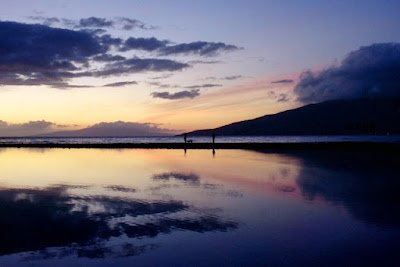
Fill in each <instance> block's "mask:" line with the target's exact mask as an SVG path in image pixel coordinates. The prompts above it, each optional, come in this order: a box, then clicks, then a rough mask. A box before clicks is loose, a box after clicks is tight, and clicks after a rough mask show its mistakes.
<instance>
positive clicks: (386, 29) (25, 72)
mask: <svg viewBox="0 0 400 267" xmlns="http://www.w3.org/2000/svg"><path fill="white" fill-rule="evenodd" d="M0 10H1V11H0V86H1V87H0V135H2V136H9V135H29V134H39V133H46V132H52V131H60V130H70V129H80V128H84V127H88V126H91V125H94V124H98V123H102V122H107V123H111V122H117V121H123V122H129V123H134V125H136V126H138V125H151V126H152V127H154V128H157V129H160V133H161V132H162V131H163V130H162V129H170V130H172V131H169V132H171V133H180V132H184V131H191V130H196V129H203V128H213V127H217V126H221V125H224V124H227V123H231V122H234V121H240V120H245V119H251V118H255V117H258V116H262V115H265V114H272V113H276V112H280V111H284V110H287V109H291V108H295V107H299V106H302V105H304V104H307V103H314V102H319V101H324V100H329V99H334V98H346V97H356V96H364V95H371V94H377V95H385V96H386V95H389V96H398V95H399V92H398V91H399V90H398V88H400V87H398V86H399V85H400V78H398V77H399V74H398V73H399V72H398V71H399V69H400V68H399V66H400V45H399V42H400V19H399V10H400V2H399V1H369V0H364V1H297V0H296V1H267V0H265V1H255V0H254V1H253V0H250V1H244V0H243V1H232V0H226V1H225V0H218V1H215V0H214V1H208V0H203V1H184V0H182V1H173V0H172V1H164V0H159V1H152V0H149V1H122V0H121V1H117V0H113V1H105V0H96V1H82V0H80V1H72V0H71V1H55V0H47V1H19V0H12V1H11V0H3V1H1V2H0ZM351 52H353V53H351ZM355 64H356V65H357V71H359V70H361V71H362V70H363V69H364V68H363V67H364V66H366V64H372V65H373V67H375V68H376V69H377V70H382V69H385V70H387V68H386V66H389V67H390V68H394V69H395V70H397V72H395V74H393V72H389V71H386V72H385V73H384V75H379V78H376V79H375V80H377V82H376V83H375V80H374V78H371V79H370V80H368V82H369V84H368V86H366V85H365V84H364V85H360V83H358V82H357V85H354V84H355V83H351V84H352V85H351V86H349V87H348V88H347V87H346V86H347V85H348V84H350V83H349V80H346V79H348V78H346V79H345V78H343V77H344V76H343V77H342V76H340V73H346V74H351V75H352V74H354V72H352V70H353V66H354V65H355ZM360 66H361V67H360ZM368 66H370V65H368ZM382 66H385V68H383V67H382ZM332 73H333V74H332ZM388 73H391V74H388ZM357 75H359V74H357ZM348 76H349V75H346V77H348ZM332 77H334V78H332ZM382 77H384V81H382V79H383V78H382ZM378 79H380V80H379V81H378ZM332 80H334V81H335V82H332ZM352 81H354V80H352ZM386 82H387V83H386ZM333 84H334V85H336V86H337V88H343V90H342V91H340V90H337V91H335V90H336V89H334V90H333V91H335V92H333V91H332V86H333ZM344 85H345V86H344ZM393 88H395V89H393ZM310 90H312V91H310Z"/></svg>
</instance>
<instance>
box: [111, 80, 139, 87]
mask: <svg viewBox="0 0 400 267" xmlns="http://www.w3.org/2000/svg"><path fill="white" fill-rule="evenodd" d="M134 84H137V82H135V81H127V82H116V83H109V84H105V85H103V87H122V86H126V85H134Z"/></svg>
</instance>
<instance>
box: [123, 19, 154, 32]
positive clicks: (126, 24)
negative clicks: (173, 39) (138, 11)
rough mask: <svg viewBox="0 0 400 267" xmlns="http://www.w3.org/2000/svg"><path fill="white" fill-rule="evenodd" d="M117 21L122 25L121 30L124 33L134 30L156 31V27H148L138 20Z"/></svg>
mask: <svg viewBox="0 0 400 267" xmlns="http://www.w3.org/2000/svg"><path fill="white" fill-rule="evenodd" d="M118 21H119V22H120V23H121V24H122V29H123V30H126V31H130V30H132V29H134V28H140V29H142V30H154V29H157V27H156V26H153V25H148V24H146V23H144V22H142V21H140V20H137V19H130V18H124V17H122V18H118Z"/></svg>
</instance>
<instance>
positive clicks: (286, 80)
mask: <svg viewBox="0 0 400 267" xmlns="http://www.w3.org/2000/svg"><path fill="white" fill-rule="evenodd" d="M293 82H294V81H293V80H291V79H283V80H277V81H272V82H271V83H293Z"/></svg>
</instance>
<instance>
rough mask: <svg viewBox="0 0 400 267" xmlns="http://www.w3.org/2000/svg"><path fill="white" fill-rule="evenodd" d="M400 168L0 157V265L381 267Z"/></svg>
mask: <svg viewBox="0 0 400 267" xmlns="http://www.w3.org/2000/svg"><path fill="white" fill-rule="evenodd" d="M398 162H400V160H399V156H397V155H373V154H358V153H343V152H341V153H338V152H328V151H319V152H315V151H314V152H288V151H285V152H281V153H271V152H269V151H268V152H263V151H241V150H218V157H214V153H210V151H209V150H196V151H195V150H190V151H189V152H188V153H186V154H184V155H183V154H182V151H177V150H139V149H126V150H111V149H110V150H96V149H70V150H68V149H49V150H35V149H3V150H1V153H0V167H1V168H0V214H6V215H7V216H2V219H1V220H0V256H1V257H0V263H6V264H16V263H18V264H20V263H21V262H26V263H27V264H28V265H29V264H31V263H32V262H33V263H35V262H36V263H44V262H50V260H53V261H54V262H51V263H53V264H62V263H65V265H68V264H67V262H68V263H69V264H76V263H83V261H82V260H89V259H93V260H94V259H95V260H98V261H96V262H94V261H93V262H92V263H93V265H95V264H98V263H99V262H100V263H104V264H106V263H110V262H107V259H113V262H112V263H113V264H117V263H116V262H115V261H118V264H120V265H127V264H131V263H132V262H135V263H136V264H141V265H148V264H160V261H157V259H162V263H163V264H166V265H173V264H177V262H179V263H182V264H184V265H210V264H212V265H217V264H221V265H268V264H271V265H282V264H285V265H290V264H292V265H293V264H299V263H301V264H313V265H315V264H317V265H320V264H323V265H335V264H336V265H338V264H343V263H347V264H348V263H363V262H365V263H382V262H384V260H382V259H384V258H385V259H386V260H393V257H394V255H396V253H397V252H396V250H395V248H396V244H398V242H399V241H400V227H399V226H400V212H399V209H398V208H397V207H398V205H399V203H400V195H399V194H398V188H400V180H399V179H398V177H400V175H399V174H400V171H399V167H398V166H397V163H398ZM177 251H178V252H179V253H177ZM173 255H176V256H173ZM221 255H223V257H222V256H221ZM320 255H323V256H320ZM346 255H347V256H346ZM349 255H350V256H349ZM366 255H367V256H366ZM132 258H134V260H132ZM327 259H329V262H326V260H327ZM88 263H90V261H89V262H86V261H85V264H88Z"/></svg>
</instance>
